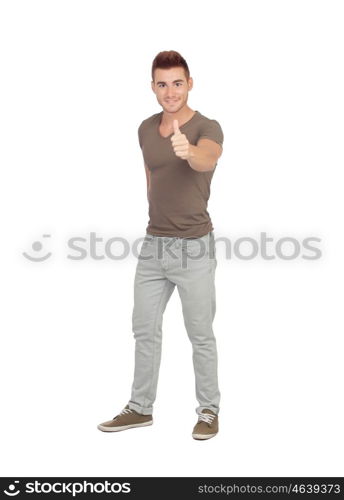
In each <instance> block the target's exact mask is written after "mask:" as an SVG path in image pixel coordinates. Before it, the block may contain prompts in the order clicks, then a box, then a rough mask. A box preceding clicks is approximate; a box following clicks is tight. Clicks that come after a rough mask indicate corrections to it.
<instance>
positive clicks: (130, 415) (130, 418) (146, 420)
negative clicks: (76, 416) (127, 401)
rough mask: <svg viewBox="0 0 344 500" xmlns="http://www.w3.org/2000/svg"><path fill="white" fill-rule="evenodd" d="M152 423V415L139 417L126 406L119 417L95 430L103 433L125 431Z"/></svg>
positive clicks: (103, 423) (139, 415)
mask: <svg viewBox="0 0 344 500" xmlns="http://www.w3.org/2000/svg"><path fill="white" fill-rule="evenodd" d="M152 423H153V417H152V415H141V414H140V413H137V412H136V411H135V410H131V409H130V408H129V405H127V406H126V407H125V408H124V410H122V411H121V413H119V415H117V416H116V417H114V418H113V419H112V420H108V421H107V422H102V423H101V424H99V425H98V426H97V428H98V429H99V430H100V431H104V432H117V431H125V430H126V429H131V428H132V427H145V426H146V425H152Z"/></svg>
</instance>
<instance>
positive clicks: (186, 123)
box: [157, 109, 199, 139]
mask: <svg viewBox="0 0 344 500" xmlns="http://www.w3.org/2000/svg"><path fill="white" fill-rule="evenodd" d="M162 114H163V111H161V112H160V113H159V120H158V127H157V132H158V136H159V137H161V139H169V138H170V137H172V135H173V134H174V132H172V133H171V134H170V135H168V136H166V137H164V136H163V135H161V134H160V130H159V127H160V122H161V118H162ZM197 114H199V112H198V111H197V109H196V110H195V112H194V114H193V115H192V117H191V118H190V119H189V120H188V121H187V122H185V123H183V125H181V126H180V127H179V130H181V129H182V128H183V127H185V125H188V124H189V123H190V122H191V121H192V120H193V119H194V118H195V116H196V115H197Z"/></svg>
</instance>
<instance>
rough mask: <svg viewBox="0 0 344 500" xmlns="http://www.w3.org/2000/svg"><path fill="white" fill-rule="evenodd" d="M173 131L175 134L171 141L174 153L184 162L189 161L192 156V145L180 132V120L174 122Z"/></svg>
mask: <svg viewBox="0 0 344 500" xmlns="http://www.w3.org/2000/svg"><path fill="white" fill-rule="evenodd" d="M173 130H174V134H173V135H172V137H171V141H172V147H173V150H174V153H175V154H176V156H179V157H180V158H182V160H188V159H189V158H190V156H191V148H190V143H189V141H188V140H187V137H186V135H185V134H182V133H181V131H180V130H179V124H178V120H173Z"/></svg>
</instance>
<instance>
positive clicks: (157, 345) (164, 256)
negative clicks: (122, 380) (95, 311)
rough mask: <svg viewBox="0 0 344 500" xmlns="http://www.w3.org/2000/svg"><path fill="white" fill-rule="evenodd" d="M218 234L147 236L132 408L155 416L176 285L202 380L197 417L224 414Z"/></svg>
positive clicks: (138, 278) (135, 324)
mask: <svg viewBox="0 0 344 500" xmlns="http://www.w3.org/2000/svg"><path fill="white" fill-rule="evenodd" d="M216 266H217V260H216V248H215V238H214V232H213V231H210V232H209V233H208V234H206V235H205V236H202V237H200V238H192V239H191V238H178V237H165V236H153V235H151V234H148V233H147V234H146V236H145V239H144V242H143V243H142V247H141V251H140V255H139V257H138V263H137V267H136V274H135V282H134V308H133V314H132V328H133V333H134V338H135V371H134V381H133V384H132V389H131V398H130V400H129V402H128V404H129V408H131V409H133V410H136V411H137V412H139V413H142V414H144V415H150V414H152V413H153V403H154V401H155V398H156V392H157V385H158V376H159V368H160V359H161V343H162V320H163V313H164V311H165V308H166V305H167V302H168V301H169V299H170V297H171V295H172V292H173V291H174V288H175V286H176V285H177V288H178V293H179V296H180V299H181V303H182V311H183V317H184V324H185V328H186V331H187V334H188V337H189V339H190V341H191V343H192V351H193V366H194V372H195V382H196V398H197V401H198V403H199V406H198V407H197V408H196V413H201V411H202V410H203V409H205V408H208V409H210V410H212V411H213V412H214V413H216V414H218V413H219V403H220V391H219V388H218V376H217V349H216V339H215V336H214V332H213V328H212V323H213V320H214V316H215V311H216V299H215V269H216Z"/></svg>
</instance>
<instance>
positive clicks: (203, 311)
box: [177, 238, 220, 415]
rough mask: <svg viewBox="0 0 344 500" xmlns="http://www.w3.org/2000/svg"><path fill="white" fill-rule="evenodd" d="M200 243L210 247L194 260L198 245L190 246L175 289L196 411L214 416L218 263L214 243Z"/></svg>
mask: <svg viewBox="0 0 344 500" xmlns="http://www.w3.org/2000/svg"><path fill="white" fill-rule="evenodd" d="M202 239H203V241H204V242H205V243H206V245H209V246H207V247H206V251H205V254H204V255H203V256H202V257H200V258H198V259H196V257H197V255H199V250H198V249H197V241H196V242H193V243H192V246H191V250H190V258H189V259H188V265H187V268H186V269H184V270H183V271H182V272H181V273H179V277H178V282H177V285H178V293H179V296H180V299H181V302H182V308H183V316H184V324H185V328H186V330H187V334H188V337H189V339H190V341H191V343H192V350H193V365H194V371H195V383H196V397H197V400H198V402H199V406H198V408H197V409H196V411H197V413H201V412H202V410H204V409H209V410H212V411H213V412H214V413H215V414H216V415H217V414H218V413H219V404H220V391H219V388H218V374H217V348H216V339H215V336H214V332H213V328H212V323H213V320H214V317H215V311H216V295H215V269H216V266H217V261H216V257H215V247H214V241H213V239H212V238H210V239H209V240H206V239H205V238H202ZM212 245H213V246H212ZM198 248H199V247H198ZM210 248H212V250H210ZM194 259H195V260H194Z"/></svg>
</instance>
